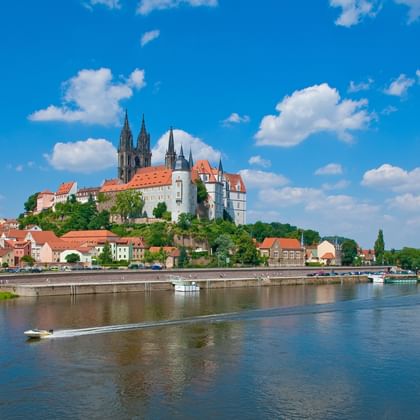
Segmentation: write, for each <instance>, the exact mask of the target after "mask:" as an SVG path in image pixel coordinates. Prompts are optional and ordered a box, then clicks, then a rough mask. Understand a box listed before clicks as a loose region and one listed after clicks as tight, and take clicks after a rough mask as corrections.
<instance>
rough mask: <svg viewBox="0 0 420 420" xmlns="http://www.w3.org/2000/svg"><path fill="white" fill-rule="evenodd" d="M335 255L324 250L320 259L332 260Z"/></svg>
mask: <svg viewBox="0 0 420 420" xmlns="http://www.w3.org/2000/svg"><path fill="white" fill-rule="evenodd" d="M334 258H335V257H334V255H333V253H332V252H326V253H325V254H324V255H323V256H322V257H321V260H333V259H334Z"/></svg>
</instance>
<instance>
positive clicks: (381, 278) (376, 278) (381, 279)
mask: <svg viewBox="0 0 420 420" xmlns="http://www.w3.org/2000/svg"><path fill="white" fill-rule="evenodd" d="M368 279H369V280H372V281H373V283H378V284H383V283H385V275H384V274H369V275H368Z"/></svg>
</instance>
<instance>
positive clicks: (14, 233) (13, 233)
mask: <svg viewBox="0 0 420 420" xmlns="http://www.w3.org/2000/svg"><path fill="white" fill-rule="evenodd" d="M27 233H28V232H27V231H26V230H20V229H9V231H6V232H5V235H6V237H7V238H10V239H16V240H17V241H23V240H24V239H25V237H26V235H27Z"/></svg>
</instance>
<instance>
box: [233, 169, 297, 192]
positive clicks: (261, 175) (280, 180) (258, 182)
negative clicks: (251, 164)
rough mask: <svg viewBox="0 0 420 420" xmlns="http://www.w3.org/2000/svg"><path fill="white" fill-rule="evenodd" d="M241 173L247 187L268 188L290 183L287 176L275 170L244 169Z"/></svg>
mask: <svg viewBox="0 0 420 420" xmlns="http://www.w3.org/2000/svg"><path fill="white" fill-rule="evenodd" d="M239 173H240V174H241V176H242V179H243V180H244V182H245V185H246V186H247V188H257V189H267V188H274V187H281V186H283V185H286V184H288V183H289V180H288V179H287V178H286V177H285V176H283V175H280V174H276V173H274V172H265V171H257V170H254V169H242V170H241V171H239Z"/></svg>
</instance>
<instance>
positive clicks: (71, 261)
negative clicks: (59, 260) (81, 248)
mask: <svg viewBox="0 0 420 420" xmlns="http://www.w3.org/2000/svg"><path fill="white" fill-rule="evenodd" d="M66 261H67V262H68V263H69V264H74V263H78V262H80V255H79V254H76V253H74V252H73V253H72V254H69V255H66Z"/></svg>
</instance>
